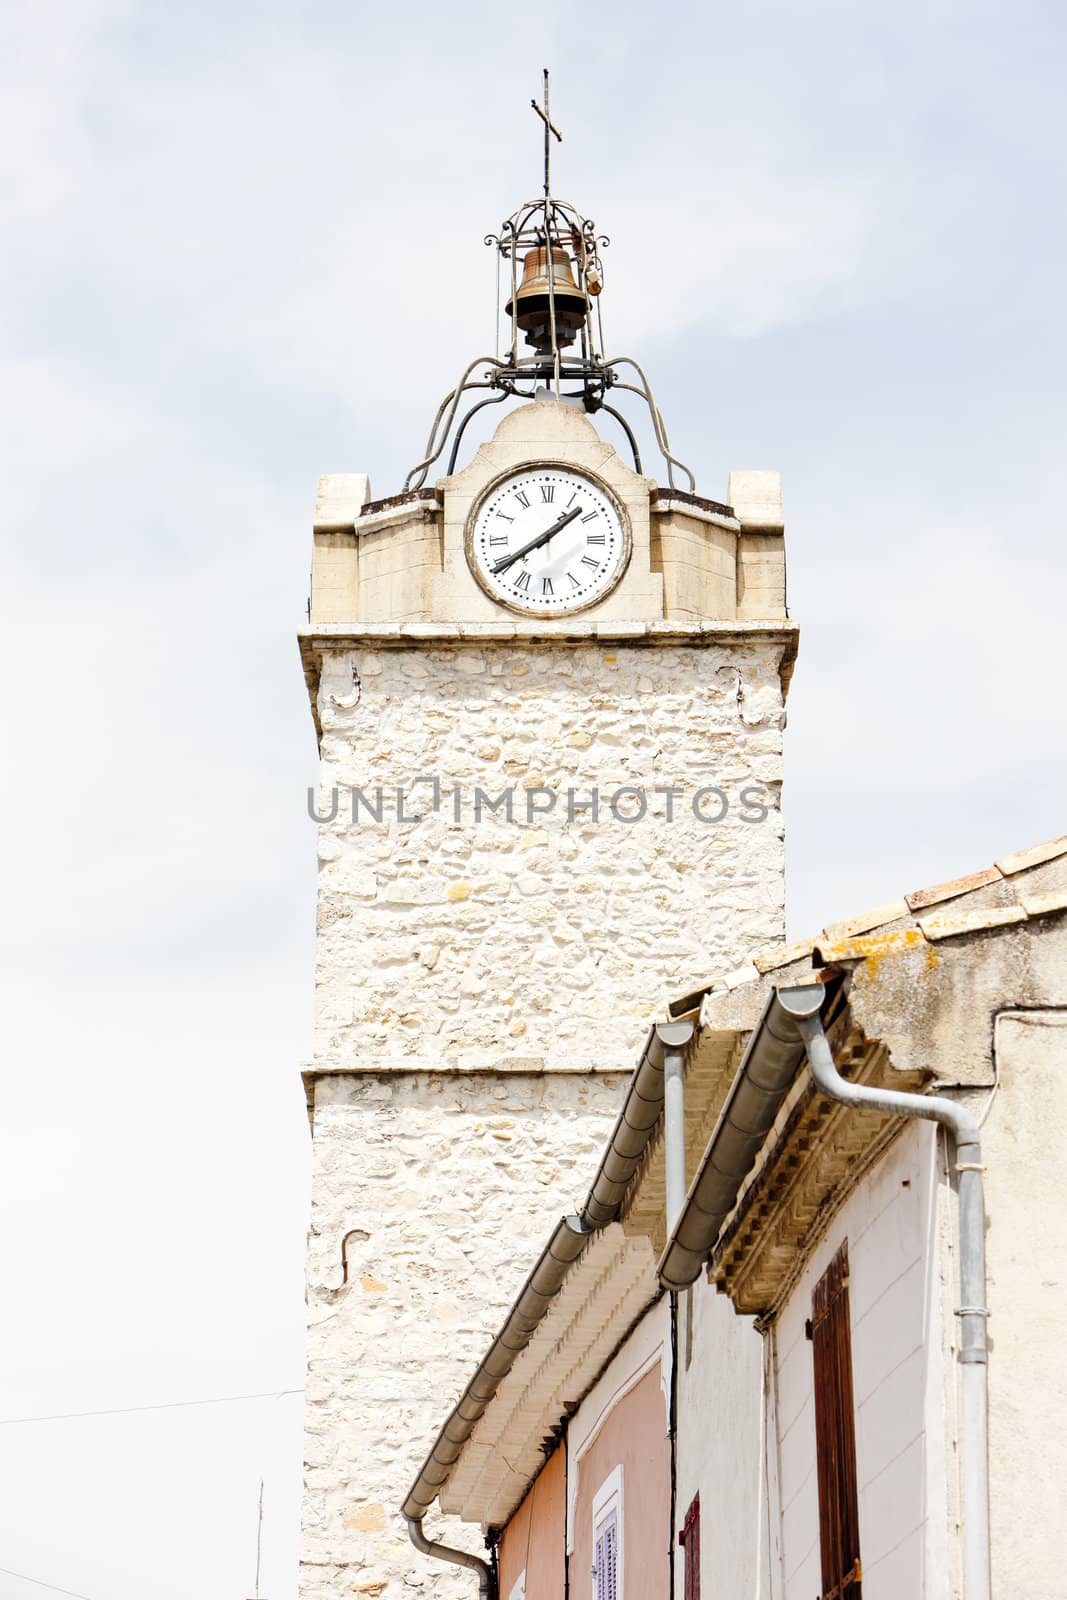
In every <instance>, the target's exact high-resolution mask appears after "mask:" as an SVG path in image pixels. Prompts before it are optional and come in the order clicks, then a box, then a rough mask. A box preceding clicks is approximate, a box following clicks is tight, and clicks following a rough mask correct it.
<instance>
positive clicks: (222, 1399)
mask: <svg viewBox="0 0 1067 1600" xmlns="http://www.w3.org/2000/svg"><path fill="white" fill-rule="evenodd" d="M303 1392H304V1391H303V1389H265V1390H264V1391H263V1393H262V1394H222V1395H215V1396H213V1397H212V1398H211V1399H210V1400H164V1401H162V1402H161V1403H160V1404H158V1405H152V1406H110V1407H108V1408H107V1409H106V1410H103V1411H56V1412H53V1413H52V1414H51V1415H48V1416H40V1417H0V1428H14V1427H18V1426H19V1425H20V1424H22V1423H24V1422H70V1421H72V1420H74V1419H75V1418H78V1417H128V1416H130V1415H132V1413H133V1412H135V1411H181V1410H184V1409H185V1408H186V1407H187V1406H229V1405H235V1404H236V1403H237V1402H238V1401H241V1400H284V1399H285V1397H286V1396H287V1395H291V1394H303ZM4 1570H5V1569H4V1568H3V1567H0V1572H3V1571H4ZM16 1576H18V1574H16ZM35 1581H36V1580H35V1579H33V1578H31V1579H30V1580H29V1582H30V1583H34V1582H35ZM45 1587H46V1588H47V1587H49V1586H48V1585H47V1584H46V1585H45Z"/></svg>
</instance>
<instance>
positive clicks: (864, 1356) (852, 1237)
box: [701, 1113, 947, 1600]
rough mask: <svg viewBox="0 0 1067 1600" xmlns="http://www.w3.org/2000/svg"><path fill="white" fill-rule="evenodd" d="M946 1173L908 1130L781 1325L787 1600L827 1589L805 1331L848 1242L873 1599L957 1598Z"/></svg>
mask: <svg viewBox="0 0 1067 1600" xmlns="http://www.w3.org/2000/svg"><path fill="white" fill-rule="evenodd" d="M857 1114H858V1113H857ZM937 1166H938V1157H937V1133H936V1130H935V1129H934V1127H933V1126H932V1125H930V1124H925V1123H924V1124H919V1123H912V1124H910V1125H909V1126H908V1127H907V1128H906V1129H905V1131H904V1132H903V1133H901V1134H900V1136H899V1137H898V1138H897V1140H896V1141H895V1142H894V1144H893V1145H892V1146H891V1148H890V1149H889V1151H888V1152H887V1154H886V1155H885V1156H884V1157H883V1158H882V1160H881V1161H880V1162H879V1164H878V1166H877V1167H876V1168H875V1169H874V1170H873V1171H872V1172H871V1173H870V1174H868V1176H867V1177H865V1178H864V1179H863V1180H862V1182H861V1183H860V1185H859V1186H858V1188H857V1189H856V1191H855V1193H854V1194H852V1195H851V1196H850V1198H849V1200H848V1201H847V1203H846V1205H845V1206H844V1207H843V1209H842V1210H841V1212H840V1213H839V1214H838V1215H837V1216H836V1217H835V1218H834V1219H833V1221H832V1223H831V1225H830V1227H829V1229H828V1230H827V1233H826V1235H825V1237H824V1238H823V1239H822V1240H821V1241H820V1243H819V1245H818V1247H817V1249H816V1250H815V1252H814V1254H813V1255H812V1258H811V1260H810V1261H809V1263H808V1266H807V1268H806V1269H805V1271H804V1274H803V1276H802V1277H801V1278H800V1280H799V1282H798V1283H797V1286H796V1289H795V1290H794V1292H793V1294H792V1295H791V1296H790V1298H789V1300H788V1302H787V1304H786V1306H785V1307H784V1309H783V1311H782V1314H781V1316H780V1318H779V1320H778V1323H777V1326H776V1328H775V1331H774V1343H775V1347H776V1363H775V1364H776V1376H777V1412H778V1416H777V1424H776V1431H777V1436H778V1464H779V1472H780V1491H779V1492H780V1512H781V1544H782V1556H781V1577H782V1589H781V1594H782V1596H783V1600H812V1596H814V1595H818V1594H819V1593H820V1592H821V1584H820V1578H821V1573H820V1560H819V1507H818V1491H817V1480H816V1461H815V1415H814V1401H813V1394H812V1347H811V1343H810V1341H809V1340H808V1339H807V1337H806V1335H805V1331H804V1324H805V1321H806V1319H807V1318H808V1317H810V1315H811V1299H812V1291H813V1289H814V1287H815V1284H816V1282H817V1281H818V1279H819V1278H820V1277H821V1276H822V1274H823V1272H824V1271H825V1270H826V1267H827V1265H828V1263H829V1261H830V1258H831V1257H832V1256H833V1254H834V1252H835V1251H836V1250H837V1249H838V1248H839V1246H840V1244H841V1241H842V1240H843V1239H847V1240H848V1254H849V1271H850V1305H851V1316H852V1359H853V1383H854V1392H855V1403H856V1457H857V1473H858V1479H859V1496H860V1553H861V1558H862V1562H863V1594H864V1600H904V1597H907V1600H943V1597H944V1596H946V1595H947V1586H946V1580H945V1577H944V1572H945V1563H944V1555H943V1547H944V1539H945V1525H946V1522H945V1505H944V1465H943V1457H944V1447H943V1439H944V1403H943V1385H942V1365H941V1347H942V1337H941V1296H940V1266H939V1252H938V1249H937V1196H938V1185H937ZM701 1504H702V1508H703V1498H702V1501H701ZM933 1573H937V1574H938V1576H937V1577H936V1580H935V1579H934V1578H933V1577H932V1576H931V1574H933ZM775 1592H777V1591H775Z"/></svg>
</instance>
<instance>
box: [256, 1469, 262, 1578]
mask: <svg viewBox="0 0 1067 1600" xmlns="http://www.w3.org/2000/svg"><path fill="white" fill-rule="evenodd" d="M262 1553H263V1479H262V1478H260V1480H259V1519H258V1521H257V1523H256V1600H259V1563H260V1556H261V1555H262Z"/></svg>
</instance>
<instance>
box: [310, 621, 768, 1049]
mask: <svg viewBox="0 0 1067 1600" xmlns="http://www.w3.org/2000/svg"><path fill="white" fill-rule="evenodd" d="M780 655H781V646H780V645H775V644H774V643H772V642H769V641H763V642H761V641H757V640H752V641H744V640H742V641H738V642H730V643H729V644H728V645H726V644H704V645H701V644H694V645H686V644H682V645H678V644H671V645H670V646H649V645H626V644H620V645H607V644H605V645H600V644H597V645H581V646H575V645H560V646H540V647H537V646H534V647H530V646H528V645H527V646H524V647H520V648H516V647H514V646H511V647H508V646H503V647H502V646H499V645H481V646H474V645H472V646H470V647H460V648H453V649H448V648H441V647H439V646H436V645H435V646H434V647H433V648H425V649H417V648H416V649H401V650H383V651H380V652H374V651H370V650H352V651H344V652H338V653H337V654H336V655H334V656H332V657H331V658H329V659H328V660H327V662H326V663H325V669H324V672H323V676H322V682H321V687H320V692H319V709H320V716H321V720H322V729H323V738H322V767H321V790H320V804H321V805H322V806H323V808H324V811H323V814H324V815H328V813H329V809H330V801H331V791H332V790H333V788H334V787H335V786H336V787H337V789H338V815H337V818H336V820H334V821H332V822H326V823H323V825H322V826H321V827H320V830H319V856H320V862H321V871H320V880H319V891H320V898H319V940H318V973H317V1031H316V1056H317V1058H318V1059H319V1060H324V1059H325V1060H330V1061H333V1062H338V1063H341V1062H351V1061H352V1059H353V1057H358V1058H359V1059H360V1060H361V1061H364V1062H366V1063H367V1064H370V1063H371V1062H372V1061H377V1060H378V1059H379V1058H381V1057H382V1056H383V1055H384V1056H388V1057H403V1058H410V1057H413V1056H414V1057H419V1058H421V1059H423V1060H424V1061H437V1062H440V1061H442V1060H448V1061H477V1062H479V1063H480V1064H483V1065H484V1064H492V1063H494V1062H503V1061H507V1062H509V1063H512V1064H514V1061H515V1059H516V1057H522V1058H524V1059H527V1060H531V1061H533V1062H534V1063H537V1064H539V1063H540V1062H542V1061H544V1060H558V1059H559V1058H560V1057H561V1056H565V1057H571V1058H575V1059H582V1060H586V1061H588V1060H591V1059H597V1060H604V1059H605V1058H612V1059H619V1058H620V1057H621V1058H622V1059H623V1060H625V1061H626V1063H627V1064H628V1065H629V1064H631V1062H632V1052H633V1050H634V1048H635V1047H636V1045H637V1044H638V1043H639V1042H640V1040H641V1038H642V1036H643V1033H644V1031H645V1028H646V1027H647V1023H648V1020H649V1018H650V1016H651V1015H653V1014H656V1013H658V1011H659V1010H660V1008H661V1006H662V1002H663V1001H664V1000H665V999H667V998H669V997H670V996H672V995H673V994H675V993H678V992H681V991H684V990H685V989H686V988H687V987H691V986H692V985H693V984H694V983H697V982H699V981H700V980H701V979H703V978H705V977H706V976H707V975H708V974H709V973H710V972H713V971H724V970H728V969H729V968H730V967H731V966H734V965H736V964H737V963H738V961H739V960H740V959H741V957H742V956H743V955H744V954H746V953H748V952H751V951H752V950H754V949H756V948H758V947H759V946H761V945H766V944H772V943H774V942H775V941H777V940H779V939H781V938H782V936H783V918H784V881H783V865H782V861H783V856H782V852H783V843H782V827H781V815H780V810H779V796H780V786H781V749H782V734H781V724H782V720H783V717H782V694H781V688H780V684H779V677H778V666H779V658H780ZM419 777H424V778H427V777H429V778H436V779H438V780H439V782H440V784H441V785H442V788H441V793H440V809H439V810H438V811H437V812H434V811H433V809H432V807H433V798H434V796H433V791H432V788H431V786H430V785H429V784H421V785H419V784H414V783H413V780H414V779H416V778H419ZM457 785H458V786H459V804H460V820H459V821H458V822H457V821H456V819H455V812H454V809H453V807H454V804H455V800H454V796H453V789H454V786H457ZM623 785H631V786H637V787H640V788H642V789H643V790H644V792H645V794H646V796H647V804H648V813H647V815H646V816H645V818H644V819H643V820H642V821H638V822H632V823H628V822H626V821H620V820H617V818H616V816H615V815H613V814H612V812H611V810H610V808H609V801H610V799H611V797H612V796H613V795H615V793H616V791H617V790H618V789H619V787H620V786H623ZM657 785H663V786H667V785H672V786H676V787H677V788H678V790H679V792H678V793H677V794H676V795H675V796H673V797H667V796H664V795H656V794H654V793H653V789H654V788H655V786H657ZM747 785H752V786H753V788H754V790H756V791H757V798H758V799H760V800H761V801H762V803H763V804H764V805H765V806H767V807H768V812H767V814H766V815H765V819H764V820H762V821H745V820H742V813H743V812H744V814H746V815H748V816H754V815H757V814H758V812H757V811H756V810H755V808H754V807H753V806H748V807H743V806H742V802H741V798H740V796H741V791H742V790H743V789H745V787H746V786H747ZM353 786H355V787H358V788H359V789H360V790H361V791H362V792H363V794H364V795H366V796H367V797H368V798H369V799H370V801H371V803H372V804H374V803H375V802H376V799H377V790H378V788H379V786H381V788H382V791H383V793H382V797H381V804H382V807H383V818H382V821H381V822H376V821H375V820H374V819H373V817H372V816H371V815H370V814H369V813H368V811H367V809H366V807H365V806H363V805H360V806H359V820H358V822H357V823H355V824H353V822H352V817H351V801H350V798H349V790H350V789H351V788H352V787H353ZM397 786H403V787H404V789H405V794H406V798H405V801H404V805H405V811H406V814H408V815H411V814H414V813H416V812H421V813H425V814H424V815H423V816H422V819H421V820H419V821H416V822H403V821H398V820H397V818H396V815H395V810H396V804H395V790H396V788H397ZM507 786H511V787H512V789H513V792H514V799H513V817H514V820H512V821H508V820H507V818H506V817H505V815H504V814H503V813H502V812H501V813H497V814H492V813H491V812H489V811H488V810H487V808H486V806H485V805H484V803H483V804H482V816H481V820H480V822H477V823H476V822H475V821H474V818H473V808H474V804H475V797H476V790H477V789H478V788H481V790H482V791H483V792H484V794H485V795H486V796H487V797H490V798H492V799H494V800H495V799H496V798H497V797H498V796H499V794H500V793H501V791H502V790H503V789H504V788H505V787H507ZM593 786H596V787H597V788H598V790H599V807H600V814H599V818H598V820H597V821H594V820H593V819H592V817H591V815H590V813H589V812H588V811H585V812H581V811H576V812H575V814H574V817H573V820H571V821H570V822H568V820H567V806H568V791H573V797H574V798H573V805H574V806H575V807H577V806H579V805H581V804H582V802H583V801H586V802H588V800H589V798H590V793H591V790H592V788H593ZM706 786H718V787H719V788H721V789H722V790H723V792H724V794H725V795H726V796H727V800H728V803H729V810H728V812H727V814H726V816H725V817H724V818H723V820H722V821H702V820H698V818H697V817H696V816H695V815H694V812H693V804H692V802H693V797H694V795H695V794H696V792H697V791H698V790H700V789H701V788H702V787H706ZM553 798H554V809H552V810H551V812H547V811H546V813H544V814H541V813H539V812H538V811H537V810H536V809H532V810H529V811H528V809H527V807H531V808H537V807H539V806H543V807H546V808H547V807H548V806H549V804H550V803H551V801H552V800H553ZM639 804H640V802H639V800H638V799H637V797H630V798H629V800H627V799H626V798H620V799H619V801H618V803H617V810H618V811H619V812H620V813H621V812H622V811H623V810H624V809H625V807H626V806H627V805H630V806H631V807H632V808H636V807H637V806H638V805H639ZM700 807H701V810H702V812H703V814H704V816H705V817H716V816H718V815H719V813H720V812H721V809H722V802H721V801H720V800H719V799H718V798H717V797H715V796H713V795H705V796H704V798H703V799H702V800H701V802H700ZM668 808H672V809H673V818H672V819H671V820H668V816H667V812H668Z"/></svg>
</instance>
